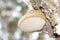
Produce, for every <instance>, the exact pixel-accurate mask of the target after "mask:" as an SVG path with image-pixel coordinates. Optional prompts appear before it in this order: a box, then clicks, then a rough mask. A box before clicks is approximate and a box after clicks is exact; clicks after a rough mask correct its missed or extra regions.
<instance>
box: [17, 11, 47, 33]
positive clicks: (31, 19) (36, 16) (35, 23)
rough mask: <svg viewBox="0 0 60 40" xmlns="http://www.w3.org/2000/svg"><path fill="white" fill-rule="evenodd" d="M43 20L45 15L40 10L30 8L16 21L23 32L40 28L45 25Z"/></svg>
mask: <svg viewBox="0 0 60 40" xmlns="http://www.w3.org/2000/svg"><path fill="white" fill-rule="evenodd" d="M45 20H46V18H45V15H44V14H43V13H42V12H41V11H40V10H31V11H29V12H27V14H26V15H24V16H23V17H22V18H21V19H20V20H19V21H18V27H19V28H20V29H21V30H22V31H23V32H32V31H37V30H41V29H42V28H43V26H44V25H45V22H46V21H45Z"/></svg>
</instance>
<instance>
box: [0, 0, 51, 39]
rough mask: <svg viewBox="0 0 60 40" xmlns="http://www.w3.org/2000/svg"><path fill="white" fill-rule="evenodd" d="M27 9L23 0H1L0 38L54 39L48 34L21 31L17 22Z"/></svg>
mask: <svg viewBox="0 0 60 40" xmlns="http://www.w3.org/2000/svg"><path fill="white" fill-rule="evenodd" d="M27 10H28V7H27V5H26V4H25V3H24V2H23V1H22V0H0V40H52V38H49V36H48V34H44V33H40V32H34V33H30V34H28V35H27V34H25V33H23V32H21V30H20V29H19V28H18V27H17V23H18V20H19V19H20V18H21V17H22V16H23V15H24V14H25V12H26V11H27Z"/></svg>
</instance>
